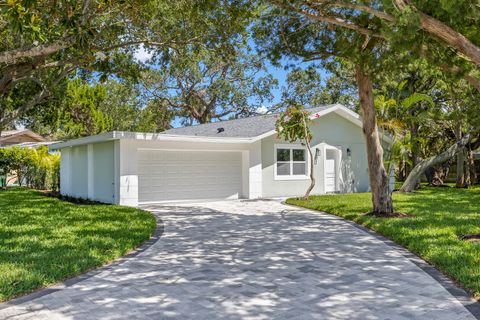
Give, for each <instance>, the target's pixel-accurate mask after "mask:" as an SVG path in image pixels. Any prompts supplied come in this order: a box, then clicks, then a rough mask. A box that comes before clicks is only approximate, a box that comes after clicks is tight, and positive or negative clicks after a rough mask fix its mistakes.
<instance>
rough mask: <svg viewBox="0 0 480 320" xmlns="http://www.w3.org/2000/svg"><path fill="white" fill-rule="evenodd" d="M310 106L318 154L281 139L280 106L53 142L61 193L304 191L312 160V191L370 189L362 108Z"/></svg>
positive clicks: (251, 195)
mask: <svg viewBox="0 0 480 320" xmlns="http://www.w3.org/2000/svg"><path fill="white" fill-rule="evenodd" d="M308 110H309V112H310V114H311V117H312V119H314V120H313V123H312V126H311V130H312V133H313V141H312V147H313V152H314V157H313V159H309V156H308V152H307V151H306V147H305V145H303V144H302V143H287V142H285V141H281V140H280V139H278V137H277V134H276V131H275V122H276V120H277V118H278V115H275V114H268V115H259V116H254V117H249V118H242V119H236V120H228V121H221V122H215V123H208V124H201V125H195V126H188V127H183V128H175V129H171V130H167V131H165V132H163V133H139V132H118V131H114V132H109V133H105V134H100V135H96V136H90V137H85V138H80V139H76V140H71V141H66V142H61V143H57V144H54V145H52V146H50V148H51V149H54V150H60V151H61V155H62V160H61V166H60V189H61V193H62V194H64V195H69V196H73V197H79V198H88V199H92V200H97V201H101V202H106V203H117V204H122V205H129V206H137V205H139V204H142V203H151V202H169V201H185V200H206V199H237V198H244V199H255V198H262V197H282V196H298V195H302V194H303V193H304V192H305V190H306V188H307V187H308V185H309V183H310V181H309V167H310V166H309V162H310V161H313V162H314V166H315V170H314V174H315V177H316V186H315V188H314V189H313V194H324V193H334V192H338V193H340V192H362V191H368V190H369V179H368V165H367V155H366V146H365V141H364V137H363V133H362V122H361V119H360V116H359V115H358V114H357V113H355V112H353V111H351V110H350V109H348V108H346V107H344V106H342V105H338V104H335V105H325V106H321V107H317V108H311V109H308ZM382 140H383V142H384V143H385V144H386V145H387V144H388V143H390V142H391V141H390V139H389V138H388V137H387V136H383V135H382Z"/></svg>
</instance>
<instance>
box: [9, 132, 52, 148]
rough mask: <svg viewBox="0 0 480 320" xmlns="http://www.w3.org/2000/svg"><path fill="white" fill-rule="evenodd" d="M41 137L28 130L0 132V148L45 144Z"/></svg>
mask: <svg viewBox="0 0 480 320" xmlns="http://www.w3.org/2000/svg"><path fill="white" fill-rule="evenodd" d="M45 141H47V140H46V139H45V138H43V137H42V136H40V135H38V134H36V133H35V132H33V131H30V130H27V129H25V130H9V131H2V132H0V147H5V146H11V145H16V144H20V143H25V142H45Z"/></svg>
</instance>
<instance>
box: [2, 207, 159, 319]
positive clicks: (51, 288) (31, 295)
mask: <svg viewBox="0 0 480 320" xmlns="http://www.w3.org/2000/svg"><path fill="white" fill-rule="evenodd" d="M150 214H152V215H153V216H154V217H155V221H156V228H155V231H154V232H153V234H152V236H151V237H150V239H148V240H146V241H144V242H142V243H141V244H140V245H139V246H138V247H136V248H135V249H133V250H132V251H130V252H129V253H128V254H126V255H124V256H121V257H119V258H118V259H115V260H114V261H112V262H111V263H109V264H106V265H102V266H99V267H97V268H95V269H92V270H90V271H87V272H85V273H82V274H80V275H78V276H74V277H72V278H69V279H67V280H65V281H63V282H60V283H58V284H54V285H51V286H49V287H45V288H41V289H38V290H37V291H34V292H32V293H28V294H26V295H23V296H20V297H18V298H14V299H12V300H9V301H6V302H1V303H0V310H3V309H6V308H9V307H13V306H16V305H20V304H22V303H25V302H28V301H31V300H34V299H37V298H40V297H43V296H46V295H49V294H51V293H54V292H57V291H60V290H63V289H65V288H68V287H71V286H73V285H74V284H77V283H79V282H82V281H84V280H87V279H89V278H91V277H94V276H96V275H98V274H99V273H101V272H103V271H107V270H110V269H112V268H113V267H116V266H118V265H120V264H122V263H124V262H126V261H128V260H130V259H132V258H134V257H136V256H138V255H139V254H141V253H142V252H144V251H146V250H147V249H148V248H150V247H151V246H152V245H154V244H155V243H156V242H157V241H158V240H159V239H160V237H161V236H162V234H163V232H164V231H165V225H164V223H163V220H162V219H160V217H159V216H158V215H157V214H155V213H152V212H150Z"/></svg>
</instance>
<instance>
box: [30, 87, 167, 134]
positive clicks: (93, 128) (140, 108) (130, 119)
mask: <svg viewBox="0 0 480 320" xmlns="http://www.w3.org/2000/svg"><path fill="white" fill-rule="evenodd" d="M66 85H67V88H66V89H65V92H64V91H63V90H61V94H57V95H55V96H54V97H52V98H51V99H49V101H48V102H46V103H45V104H43V105H41V106H40V107H39V108H37V109H34V110H32V111H30V112H28V113H27V114H26V115H25V116H23V117H22V118H21V124H23V125H24V126H25V127H27V128H30V129H32V130H34V131H35V132H37V133H39V134H41V135H43V136H48V137H50V138H51V139H54V140H56V139H72V138H78V137H82V136H87V135H94V134H99V133H102V132H106V131H112V130H117V131H148V132H161V131H164V130H166V129H168V128H170V122H171V121H172V119H173V117H174V115H173V113H172V112H170V111H169V110H168V107H167V105H166V104H165V102H162V101H159V100H155V99H154V100H144V95H143V94H142V93H141V92H140V91H139V90H137V88H136V87H135V85H134V84H132V83H131V82H129V81H117V80H108V81H106V82H103V83H102V82H96V81H94V80H92V79H88V80H82V79H80V78H76V79H74V80H68V81H67V83H66Z"/></svg>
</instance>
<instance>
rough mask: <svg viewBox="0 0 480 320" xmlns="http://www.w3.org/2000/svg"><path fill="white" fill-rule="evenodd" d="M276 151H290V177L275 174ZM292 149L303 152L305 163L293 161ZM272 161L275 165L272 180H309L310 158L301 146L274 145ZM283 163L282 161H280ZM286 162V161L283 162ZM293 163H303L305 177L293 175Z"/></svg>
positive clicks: (304, 147)
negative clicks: (273, 160)
mask: <svg viewBox="0 0 480 320" xmlns="http://www.w3.org/2000/svg"><path fill="white" fill-rule="evenodd" d="M277 149H289V150H290V161H289V163H290V175H288V176H287V175H278V174H277V163H278V162H277ZM293 149H301V150H304V151H305V161H293V151H292V150H293ZM273 152H274V159H275V163H274V166H273V172H274V173H273V177H274V180H309V179H310V177H309V175H310V172H309V171H310V165H309V161H310V156H309V154H308V151H307V147H306V146H303V145H301V144H275V145H274V151H273ZM281 162H284V161H281ZM285 162H286V161H285ZM294 163H305V172H306V174H305V175H303V174H302V175H293V164H294Z"/></svg>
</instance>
